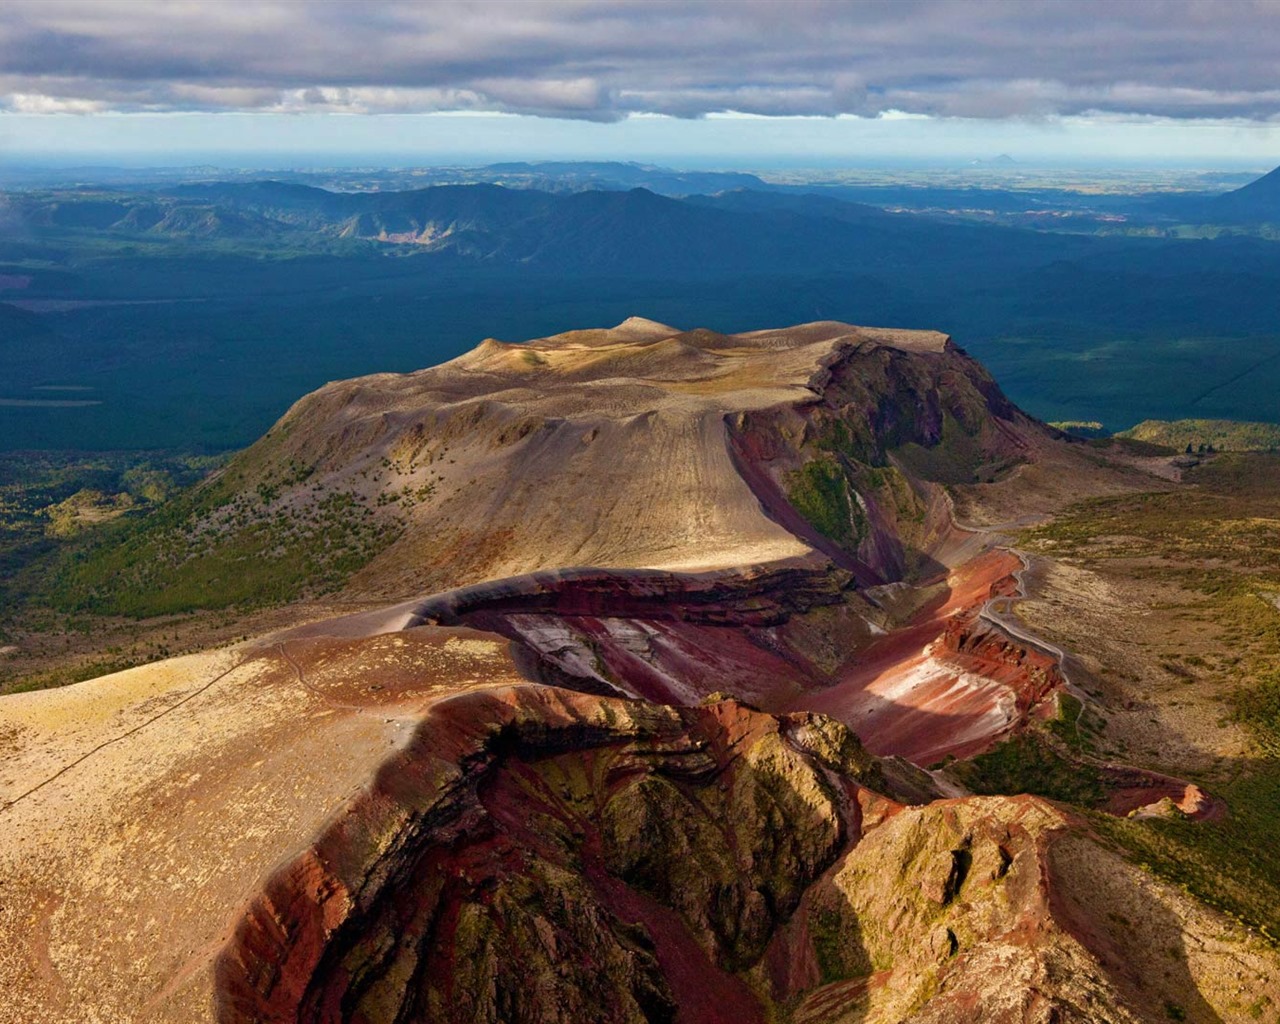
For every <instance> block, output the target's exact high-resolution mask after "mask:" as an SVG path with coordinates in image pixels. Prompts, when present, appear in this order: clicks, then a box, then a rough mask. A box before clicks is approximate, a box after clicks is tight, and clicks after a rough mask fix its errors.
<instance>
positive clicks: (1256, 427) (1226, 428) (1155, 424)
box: [1119, 420, 1280, 452]
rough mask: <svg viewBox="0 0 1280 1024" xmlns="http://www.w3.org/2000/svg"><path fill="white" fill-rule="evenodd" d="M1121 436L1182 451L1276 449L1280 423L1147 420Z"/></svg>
mask: <svg viewBox="0 0 1280 1024" xmlns="http://www.w3.org/2000/svg"><path fill="white" fill-rule="evenodd" d="M1119 436H1120V437H1128V438H1133V439H1134V440H1136V441H1149V442H1152V443H1154V444H1161V445H1165V446H1167V447H1169V448H1175V449H1177V450H1179V451H1182V450H1184V449H1185V448H1186V447H1187V446H1188V445H1190V446H1191V448H1192V450H1193V451H1197V452H1199V451H1203V450H1205V449H1207V448H1209V447H1213V448H1215V449H1216V450H1218V451H1223V452H1273V451H1276V450H1280V424H1277V423H1238V422H1235V421H1233V420H1143V421H1142V422H1141V423H1139V424H1138V425H1137V426H1136V427H1131V428H1130V429H1128V430H1125V431H1122V432H1121V433H1120V435H1119Z"/></svg>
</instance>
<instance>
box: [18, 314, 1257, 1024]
mask: <svg viewBox="0 0 1280 1024" xmlns="http://www.w3.org/2000/svg"><path fill="white" fill-rule="evenodd" d="M1017 466H1022V467H1024V468H1023V469H1022V470H1018V469H1016V468H1015V467H1017ZM297 467H302V468H303V469H304V470H305V472H302V473H299V472H297ZM1051 467H1069V468H1070V469H1071V470H1072V471H1073V473H1074V474H1075V477H1076V478H1077V479H1079V480H1086V483H1087V485H1088V486H1091V487H1095V488H1119V487H1123V486H1125V485H1126V479H1125V477H1124V476H1123V474H1118V473H1116V472H1114V471H1111V470H1099V469H1097V468H1096V467H1094V466H1093V465H1092V463H1091V461H1090V456H1089V455H1088V453H1086V452H1084V451H1082V450H1081V449H1080V447H1079V446H1067V445H1064V444H1062V443H1061V442H1059V441H1058V440H1056V439H1055V438H1054V437H1053V436H1052V435H1051V434H1050V433H1049V432H1048V431H1046V430H1045V429H1044V428H1043V427H1041V426H1040V425H1039V424H1037V423H1035V422H1034V421H1032V420H1030V419H1029V418H1027V417H1025V416H1024V415H1022V414H1021V413H1019V412H1018V411H1017V410H1016V409H1015V408H1014V407H1013V406H1011V405H1010V404H1009V403H1008V402H1007V400H1005V399H1004V398H1003V396H1002V395H1001V394H1000V392H999V390H998V389H997V388H996V387H995V385H994V383H992V382H991V380H990V378H989V377H988V376H987V375H986V374H985V372H984V371H982V369H981V368H980V367H978V366H977V365H976V364H974V363H973V362H972V361H971V360H969V359H967V358H966V357H965V356H964V355H963V353H961V352H960V351H959V350H957V349H955V348H954V347H953V346H952V345H951V344H950V343H949V342H948V341H947V339H945V337H944V336H942V335H938V334H931V333H915V332H895V331H876V330H868V329H863V328H854V327H850V326H849V325H845V324H815V325H807V326H804V327H801V328H794V329H791V330H788V331H772V332H758V333H754V334H747V335H737V336H722V335H716V334H713V333H711V332H705V331H696V332H688V333H679V332H676V331H674V330H673V329H671V328H665V327H662V326H661V325H656V324H652V323H650V322H647V321H628V322H627V323H626V324H624V325H622V326H621V327H619V328H616V329H614V330H612V331H589V332H574V333H571V334H568V335H562V336H559V337H557V338H550V339H544V340H541V341H537V342H533V343H530V345H529V346H527V347H524V346H507V345H502V344H500V343H497V342H487V343H485V344H484V345H482V346H481V347H480V348H478V349H477V350H476V351H474V352H472V353H470V354H468V355H467V356H464V357H462V358H461V359H459V360H455V361H454V362H453V363H450V364H446V365H445V366H443V367H437V368H434V369H432V370H426V371H422V372H420V373H417V374H409V375H402V376H392V375H383V376H378V377H373V378H365V379H362V380H359V381H352V382H345V383H341V384H335V385H330V386H328V387H326V388H324V389H322V390H321V391H319V392H317V393H316V394H315V395H312V396H309V397H308V398H306V399H304V400H303V401H302V402H300V403H299V404H298V405H297V406H295V408H294V409H293V410H291V411H290V413H289V414H288V415H287V416H286V417H285V418H284V420H282V422H281V423H280V424H279V425H278V426H277V427H276V428H274V429H273V431H272V432H271V433H270V434H269V435H268V436H267V437H266V438H264V440H263V441H262V442H260V443H259V445H257V446H255V448H254V449H251V450H250V451H249V452H248V453H246V454H245V456H243V457H242V458H241V459H240V460H239V461H238V462H237V463H235V464H233V465H232V467H231V468H230V469H229V470H228V471H227V474H226V475H225V476H224V480H223V485H224V486H226V485H227V484H228V482H229V481H230V482H233V483H234V486H237V487H240V488H242V490H243V491H244V492H251V491H252V490H253V489H254V488H256V487H257V486H258V485H259V484H261V485H264V491H263V497H264V504H265V508H263V509H262V510H261V514H262V515H264V516H270V515H271V514H273V513H274V512H275V511H278V510H280V509H282V508H285V507H296V506H299V505H303V504H305V503H307V502H311V501H321V500H324V496H325V495H326V494H334V493H341V492H343V491H344V490H349V489H356V488H363V489H364V494H365V497H366V498H367V500H368V503H369V506H370V508H371V510H372V513H373V514H374V515H376V516H378V517H380V519H381V521H382V522H383V524H384V526H385V528H388V529H390V528H393V527H394V528H396V529H401V530H402V531H403V532H402V534H401V536H400V540H399V541H398V542H397V543H395V544H394V545H392V546H391V547H389V548H388V549H386V550H385V551H383V552H382V553H381V554H380V555H379V556H378V557H377V558H376V559H375V560H374V561H373V562H371V563H370V564H369V565H368V566H367V567H366V568H365V569H364V570H363V571H362V572H361V573H360V574H359V575H358V576H357V577H356V578H355V580H354V581H353V583H352V589H351V593H365V594H370V593H380V594H385V595H387V596H389V597H394V598H412V599H410V600H407V601H403V603H401V604H398V605H393V606H391V607H389V608H388V609H386V610H385V611H382V612H377V613H368V614H364V615H357V616H351V617H348V618H346V619H342V620H335V621H333V622H330V623H319V624H312V625H310V626H307V627H305V628H302V629H299V630H295V631H292V632H291V633H288V634H284V635H280V636H276V637H269V638H264V639H263V640H261V641H259V642H257V643H255V644H251V645H245V646H243V647H241V648H239V649H234V650H229V651H222V652H215V653H213V654H209V655H204V656H198V657H193V658H188V659H178V660H175V661H172V662H166V663H161V664H159V665H156V666H148V667H146V668H141V669H135V670H131V671H130V672H127V673H121V674H119V675H117V676H111V677H105V678H103V679H100V680H95V681H92V682H90V683H86V684H81V685H79V686H75V687H70V688H68V689H66V690H61V691H56V692H49V693H37V694H26V695H21V696H18V697H7V698H4V699H3V700H0V744H2V745H0V787H3V789H2V790H0V801H2V803H0V882H3V884H2V885H0V936H3V938H4V942H3V944H0V986H3V991H4V993H5V998H4V999H3V1000H0V1021H4V1022H6V1024H7V1022H9V1021H14V1022H17V1021H29V1020H34V1019H39V1020H42V1021H45V1020H47V1021H83V1020H102V1021H143V1020H146V1021H174V1022H177V1021H183V1022H187V1021H199V1020H215V1019H216V1020H220V1021H224V1022H242V1021H299V1022H301V1021H307V1022H310V1021H322V1020H323V1021H338V1020H350V1021H361V1022H370V1024H372V1022H375V1021H379V1022H380V1021H388V1022H390V1021H399V1022H414V1021H429V1020H430V1021H434V1020H449V1021H453V1020H457V1021H464V1020H465V1021H498V1020H513V1021H531V1022H532V1021H540V1022H541V1021H548V1022H549V1021H577V1020H584V1019H597V1020H606V1021H614V1020H618V1021H623V1020H626V1021H631V1020H674V1021H681V1022H691V1024H694V1022H713V1021H721V1020H734V1021H750V1020H766V1019H772V1020H794V1021H797V1022H809V1021H814V1022H816V1021H850V1022H852V1021H873V1022H874V1021H885V1022H888V1021H900V1020H907V1019H910V1020H916V1021H957V1022H958V1021H970V1020H996V1021H1006V1020H1007V1021H1046V1022H1047V1021H1050V1020H1056V1021H1100V1020H1114V1021H1132V1020H1144V1021H1157V1020H1166V1019H1168V1013H1169V1011H1168V1009H1167V1007H1168V1006H1175V1007H1177V1008H1178V1009H1179V1012H1181V1013H1182V1014H1183V1015H1184V1019H1187V1020H1192V1021H1206V1022H1208V1021H1215V1020H1230V1021H1235V1020H1246V1019H1253V1018H1252V1017H1251V1016H1250V1015H1249V1007H1250V1005H1252V1004H1254V1003H1255V1002H1256V1000H1257V999H1258V998H1260V997H1262V996H1268V997H1270V998H1273V999H1275V1000H1276V1001H1280V991H1278V990H1277V989H1276V985H1275V981H1274V979H1275V978H1276V977H1277V970H1276V959H1275V955H1274V952H1272V951H1270V950H1269V948H1267V947H1265V946H1263V945H1261V944H1260V943H1259V942H1258V941H1257V940H1255V939H1252V938H1250V937H1249V936H1247V934H1246V933H1245V932H1244V931H1243V930H1242V929H1240V928H1239V927H1238V926H1236V925H1234V924H1233V923H1231V922H1229V921H1227V920H1225V919H1223V918H1221V917H1220V916H1218V915H1215V914H1213V913H1211V912H1209V911H1207V910H1204V909H1202V908H1199V907H1196V906H1195V905H1193V904H1192V903H1191V902H1190V900H1189V898H1188V897H1186V896H1185V895H1184V894H1182V893H1180V892H1178V891H1176V890H1172V889H1169V888H1168V887H1164V886H1161V885H1159V884H1157V883H1154V882H1153V881H1151V880H1150V879H1148V878H1145V877H1144V876H1142V875H1141V873H1140V872H1137V871H1136V869H1134V868H1132V867H1130V866H1129V865H1127V864H1126V863H1125V862H1123V861H1122V860H1120V859H1119V858H1118V857H1116V856H1115V855H1114V854H1112V853H1109V852H1106V851H1105V850H1103V849H1102V847H1100V846H1099V845H1097V843H1096V842H1095V841H1094V840H1093V839H1091V838H1090V837H1089V836H1088V833H1087V830H1086V829H1085V828H1084V827H1083V825H1082V824H1081V823H1080V822H1078V821H1076V820H1075V819H1073V818H1072V817H1071V816H1070V815H1068V814H1066V813H1064V812H1063V811H1061V810H1059V809H1057V808H1055V807H1053V806H1051V805H1049V804H1047V803H1045V802H1044V801H1040V800H1036V799H1031V798H1009V799H1006V798H981V799H980V798H966V799H958V800H947V801H934V802H927V801H928V800H929V799H930V795H931V794H930V793H929V786H928V783H927V781H925V782H922V781H921V779H920V778H919V777H918V776H915V775H912V774H911V773H910V772H908V771H905V770H904V769H903V768H902V767H901V766H900V765H898V764H896V763H886V764H885V765H883V766H881V765H880V764H879V763H878V762H877V761H876V760H875V759H874V758H873V757H872V756H870V754H868V753H867V749H866V748H869V749H870V750H871V751H873V752H875V753H885V754H890V753H898V754H905V755H907V756H909V757H914V758H915V759H917V760H918V761H921V762H926V763H927V760H929V759H931V758H933V757H936V756H939V755H940V753H942V752H948V751H950V752H959V753H961V754H965V753H970V752H972V751H974V750H977V749H981V748H982V747H983V746H984V745H986V744H989V743H990V742H991V741H992V740H993V739H994V738H995V737H997V736H999V735H1000V734H1002V733H1003V732H1005V731H1007V730H1009V729H1016V728H1018V727H1019V723H1020V722H1021V721H1022V720H1023V719H1024V718H1025V716H1027V715H1028V714H1031V713H1033V712H1034V711H1035V709H1036V707H1037V706H1041V705H1042V703H1043V701H1044V699H1045V698H1046V696H1047V695H1048V693H1049V692H1050V691H1051V690H1052V689H1053V687H1054V686H1056V685H1058V684H1059V683H1060V677H1058V676H1057V675H1056V672H1057V667H1056V662H1055V660H1054V659H1052V658H1050V657H1048V656H1046V655H1044V654H1041V653H1040V652H1038V651H1036V650H1035V649H1034V646H1029V645H1028V644H1026V643H1025V642H1021V641H1017V640H1015V639H1013V638H1010V637H1009V636H1006V635H1004V634H1002V633H1001V631H1000V629H999V628H998V627H997V626H995V625H993V624H992V623H990V622H984V621H982V620H981V619H980V618H979V615H978V612H979V611H980V610H981V609H982V607H983V606H984V605H985V602H986V600H987V598H988V597H990V596H994V595H996V594H1000V593H1009V592H1011V591H1010V587H1011V586H1013V585H1014V580H1013V578H1012V576H1011V573H1012V571H1013V569H1014V568H1016V565H1017V562H1016V559H1013V558H1012V557H1011V556H1008V555H1005V554H1003V553H1000V552H992V551H984V550H983V547H984V540H983V538H982V537H981V536H980V535H974V534H967V533H964V532H963V531H957V530H955V529H954V528H953V526H952V524H951V521H950V515H949V504H948V502H947V501H946V500H945V499H944V496H943V494H942V491H941V488H940V487H939V482H957V483H960V482H969V481H973V480H975V479H988V478H991V477H1000V478H1001V479H1002V480H1003V482H1002V483H999V484H996V485H994V488H993V489H994V490H995V491H997V492H1000V493H1003V492H1010V494H1009V495H1006V497H1012V496H1016V492H1013V491H1010V489H1011V488H1013V487H1016V484H1017V481H1018V477H1019V476H1020V475H1022V476H1028V477H1030V478H1031V480H1032V483H1033V485H1036V486H1037V487H1038V483H1039V481H1041V480H1043V479H1045V478H1046V476H1047V475H1050V474H1049V469H1050V468H1051ZM1037 474H1039V475H1038V476H1037ZM1091 474H1092V476H1091ZM299 478H300V479H299ZM406 492H411V493H413V494H415V495H417V496H416V497H414V498H413V501H412V504H411V507H408V508H406V507H405V506H406V505H408V504H410V503H409V501H408V500H407V499H406V498H405V497H403V495H405V493H406ZM388 495H401V496H402V497H401V498H400V499H399V500H398V501H396V502H390V501H388V500H386V497H387V496H388ZM379 496H382V497H383V500H382V501H381V503H379V502H378V498H379ZM215 514H216V510H215ZM575 566H588V567H591V568H586V569H573V568H572V567H575ZM693 569H696V570H698V571H697V572H696V573H694V572H690V571H688V570H693ZM673 570H681V571H678V572H677V571H673ZM465 584H472V586H469V587H463V589H450V588H458V587H460V586H463V585H465ZM428 590H440V591H446V592H443V593H437V594H434V595H432V596H430V597H426V598H422V597H415V596H414V595H416V594H420V593H422V592H423V591H428ZM504 638H508V639H511V640H514V641H515V642H514V643H511V644H510V645H508V644H507V643H506V642H505V640H504ZM530 678H536V679H540V680H543V681H550V682H554V683H558V684H560V687H568V689H566V688H559V687H553V686H547V685H540V684H539V683H531V682H529V681H528V680H529V679H530ZM715 690H722V691H728V692H730V693H734V694H736V695H739V696H745V697H748V698H750V700H751V701H752V702H753V703H755V704H757V705H759V706H760V707H761V708H762V709H763V710H760V711H757V710H753V709H752V708H750V707H747V706H745V705H743V704H741V703H738V702H737V701H735V700H729V699H723V698H721V697H716V698H714V699H712V700H711V701H710V702H709V703H707V704H706V705H701V704H700V701H701V698H703V697H704V696H705V695H708V694H711V693H712V692H713V691H715ZM574 691H577V692H574ZM598 694H600V695H598ZM619 695H622V696H619ZM624 697H634V698H647V700H633V699H623V698H624ZM650 701H658V702H661V703H662V704H674V705H682V706H680V707H664V706H661V705H660V704H656V703H650ZM811 706H820V707H822V708H823V710H827V711H829V712H831V713H832V714H834V715H836V716H837V717H840V718H843V719H844V720H845V721H847V722H848V723H849V724H850V725H852V726H853V727H854V729H856V730H857V731H858V732H859V733H860V734H861V737H862V739H863V741H864V742H865V744H866V748H864V747H863V745H862V744H860V743H859V742H858V740H857V738H855V736H854V735H853V733H851V732H850V731H849V729H848V728H846V727H845V726H844V725H841V724H840V723H839V722H837V721H834V720H833V719H830V718H825V717H823V716H821V715H814V714H812V713H810V712H809V711H808V710H806V708H808V707H811ZM993 709H994V710H993ZM891 797H892V798H891ZM904 801H905V802H910V801H926V802H925V803H924V805H923V806H920V807H905V806H904V805H903V803H904ZM1108 907H1123V908H1124V915H1123V917H1120V918H1117V919H1115V920H1113V919H1112V917H1111V916H1109V915H1108ZM1121 921H1122V922H1123V924H1121V923H1119V922H1121ZM1174 937H1176V942H1179V943H1181V947H1182V948H1181V950H1180V951H1178V950H1175V952H1177V953H1178V955H1176V956H1170V955H1168V951H1169V950H1170V949H1171V948H1173V946H1171V942H1173V941H1175V940H1174ZM1153 950H1156V951H1158V953H1159V955H1158V956H1156V955H1155V954H1153V953H1152V951H1153ZM1224 979H1225V980H1224Z"/></svg>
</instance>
